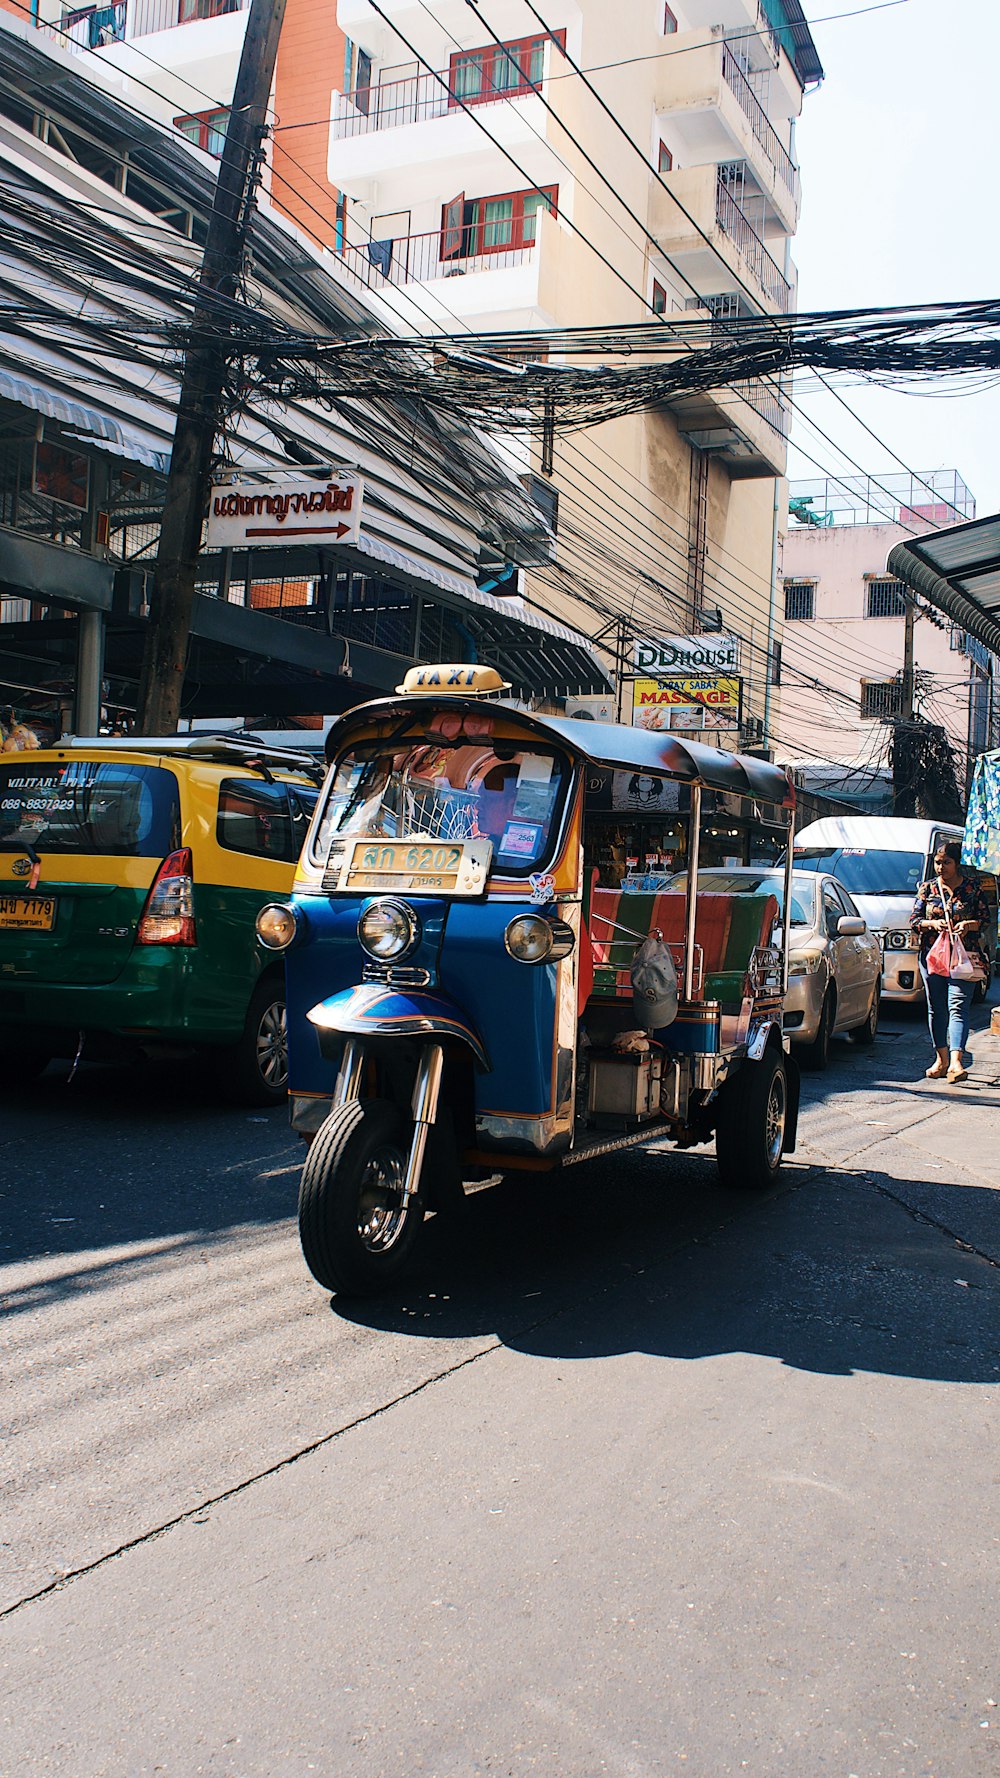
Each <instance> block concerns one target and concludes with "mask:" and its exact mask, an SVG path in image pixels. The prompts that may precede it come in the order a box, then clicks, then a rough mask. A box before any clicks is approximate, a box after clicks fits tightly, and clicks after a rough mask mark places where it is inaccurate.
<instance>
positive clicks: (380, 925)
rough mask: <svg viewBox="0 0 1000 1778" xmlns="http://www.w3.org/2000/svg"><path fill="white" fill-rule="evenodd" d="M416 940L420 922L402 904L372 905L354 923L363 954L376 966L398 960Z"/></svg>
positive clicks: (400, 902)
mask: <svg viewBox="0 0 1000 1778" xmlns="http://www.w3.org/2000/svg"><path fill="white" fill-rule="evenodd" d="M419 937H420V922H419V921H418V919H417V916H416V914H415V913H414V912H413V909H412V908H411V907H410V906H408V904H407V903H406V902H405V901H391V900H386V901H373V902H372V903H371V906H370V907H366V908H365V911H364V913H363V914H362V915H361V918H360V920H359V921H358V939H359V941H360V944H361V948H362V950H363V951H367V952H368V955H369V957H374V958H375V960H376V962H378V963H387V962H388V961H389V960H390V959H391V958H393V957H402V956H404V955H405V953H406V952H407V951H411V950H412V949H413V947H414V945H415V944H416V942H417V940H418V938H419Z"/></svg>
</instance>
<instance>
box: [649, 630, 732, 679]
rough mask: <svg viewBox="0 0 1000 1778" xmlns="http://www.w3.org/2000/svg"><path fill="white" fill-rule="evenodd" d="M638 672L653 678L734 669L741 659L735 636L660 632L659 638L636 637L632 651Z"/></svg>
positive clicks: (726, 671) (723, 671)
mask: <svg viewBox="0 0 1000 1778" xmlns="http://www.w3.org/2000/svg"><path fill="white" fill-rule="evenodd" d="M634 662H635V666H636V667H637V668H638V670H639V672H640V673H646V674H648V675H649V676H650V678H653V679H662V678H666V677H668V676H669V675H671V674H674V673H678V674H682V675H685V674H689V673H734V672H735V671H736V670H737V668H738V667H739V663H740V639H739V637H738V636H718V635H715V634H709V635H703V636H661V637H660V638H659V639H658V640H655V641H654V640H650V639H648V638H646V637H637V638H636V643H635V654H634Z"/></svg>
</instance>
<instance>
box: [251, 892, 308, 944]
mask: <svg viewBox="0 0 1000 1778" xmlns="http://www.w3.org/2000/svg"><path fill="white" fill-rule="evenodd" d="M255 924H256V927H257V937H258V938H259V939H260V942H261V944H262V945H264V946H266V948H267V949H268V950H269V951H287V949H288V947H289V945H290V944H291V943H292V941H293V940H294V939H295V938H297V937H298V931H299V916H298V914H297V912H296V910H295V909H294V908H291V907H289V906H288V905H287V903H285V902H281V901H269V902H268V904H267V906H266V907H262V908H261V910H260V912H259V913H258V915H257V919H256V922H255Z"/></svg>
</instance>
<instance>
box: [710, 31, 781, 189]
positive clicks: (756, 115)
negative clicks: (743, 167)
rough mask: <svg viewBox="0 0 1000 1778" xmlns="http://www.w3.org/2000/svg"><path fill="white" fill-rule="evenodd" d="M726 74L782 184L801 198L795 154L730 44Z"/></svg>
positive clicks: (725, 59)
mask: <svg viewBox="0 0 1000 1778" xmlns="http://www.w3.org/2000/svg"><path fill="white" fill-rule="evenodd" d="M722 76H723V79H724V80H725V82H726V85H727V86H728V87H729V88H730V90H731V92H732V93H733V94H734V96H735V98H736V100H737V102H738V104H739V105H740V107H741V109H742V110H743V112H744V113H745V114H746V117H747V121H748V122H749V124H750V128H751V129H752V131H753V133H754V135H755V136H756V138H757V141H758V142H759V143H760V145H761V147H762V149H763V150H764V153H765V154H766V155H767V158H768V160H769V161H770V163H771V165H772V167H773V168H774V170H775V172H776V173H777V175H778V178H779V179H780V180H781V182H782V184H783V185H785V186H786V187H787V189H788V190H789V191H790V192H791V194H792V196H793V198H794V199H795V201H796V203H798V200H799V194H800V184H799V173H798V168H797V167H796V165H795V163H794V161H793V160H792V157H791V155H790V154H789V152H788V150H787V148H786V147H785V145H784V143H783V142H782V141H781V138H780V136H779V135H778V132H777V130H776V129H775V127H774V125H773V124H772V122H771V120H770V118H769V117H768V115H767V112H766V111H765V110H764V107H763V105H762V104H761V102H760V100H759V99H758V97H757V94H756V93H755V92H754V90H753V87H752V86H751V85H750V82H749V80H748V79H747V77H746V75H745V73H744V72H743V69H742V68H741V67H740V64H739V62H738V61H737V59H736V57H735V56H734V54H733V52H732V50H731V49H730V47H729V45H728V43H724V44H723V45H722Z"/></svg>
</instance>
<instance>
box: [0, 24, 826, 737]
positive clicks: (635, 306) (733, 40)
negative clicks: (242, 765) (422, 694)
mask: <svg viewBox="0 0 1000 1778" xmlns="http://www.w3.org/2000/svg"><path fill="white" fill-rule="evenodd" d="M0 6H6V7H7V8H8V10H11V11H15V12H18V13H19V14H20V16H26V11H25V8H23V7H19V5H18V0H0ZM33 16H34V18H35V19H36V21H37V27H38V28H39V29H41V30H42V31H43V32H46V33H48V34H49V35H50V36H51V37H53V38H54V39H56V40H58V41H59V42H60V43H61V44H62V45H63V46H64V47H66V46H68V47H69V48H70V50H71V52H72V53H74V54H78V55H81V56H84V57H85V58H86V60H87V62H88V65H89V66H92V67H95V68H96V70H97V72H96V74H95V75H94V78H100V79H102V80H103V81H104V82H105V83H106V84H107V85H108V87H109V89H111V90H117V91H119V92H120V93H121V94H122V96H123V97H127V99H128V102H129V103H130V104H131V105H133V106H136V107H139V108H140V109H145V110H146V111H147V112H148V113H149V114H150V115H152V116H155V117H156V118H157V119H158V120H159V121H161V122H163V123H165V124H168V125H169V126H170V127H171V128H173V129H175V130H177V131H178V132H179V133H181V134H182V135H184V136H185V137H186V139H187V140H188V142H190V143H191V144H192V145H193V147H194V150H195V152H197V153H199V154H201V155H203V156H205V157H211V156H213V155H218V153H219V152H220V151H221V145H222V131H223V130H224V127H225V121H226V115H227V106H228V103H229V99H230V96H231V93H232V87H233V81H234V78H235V73H236V67H237V63H238V59H239V53H240V48H241V44H242V38H243V33H244V30H245V22H246V7H245V3H244V0H111V4H106V5H100V4H94V5H91V6H85V7H81V8H79V9H77V10H76V11H73V12H69V13H68V12H66V10H65V8H64V7H62V6H60V5H59V4H58V0H37V6H36V11H35V14H34V15H33ZM577 70H587V71H588V73H587V76H586V79H584V78H582V77H581V75H580V74H579V73H578V72H577ZM821 77H822V68H821V66H820V64H819V61H818V58H817V55H816V51H815V47H814V45H813V43H812V39H811V37H810V34H809V30H808V26H807V24H806V22H805V19H804V17H803V14H802V10H801V6H800V4H799V0H670V3H669V4H668V3H666V0H643V4H641V5H639V6H635V7H629V8H616V7H612V6H609V5H607V3H606V0H550V4H549V5H547V6H546V8H545V10H544V13H542V12H540V11H539V10H538V9H536V8H534V7H533V6H532V7H529V6H528V5H527V4H526V0H496V4H495V5H493V6H492V7H491V8H490V9H489V15H488V19H487V15H486V14H485V13H482V12H477V11H476V9H475V8H470V7H469V6H468V5H466V4H465V3H464V0H440V3H439V4H437V5H435V7H434V8H433V9H432V8H429V7H427V6H425V5H422V4H421V3H420V0H386V3H385V5H384V6H382V7H381V9H380V12H376V11H374V10H373V9H372V8H371V7H370V6H369V5H368V4H367V3H366V0H339V3H338V5H337V6H336V8H334V7H333V6H330V7H322V8H321V7H319V6H318V5H317V4H316V0H288V6H287V11H286V16H285V23H284V27H283V35H282V41H281V45H280V48H279V55H278V64H277V71H276V77H275V88H274V118H273V125H272V130H271V135H270V142H269V145H268V171H267V174H266V182H267V190H268V195H269V198H270V201H271V203H272V204H273V206H274V207H275V208H276V209H278V210H281V211H283V212H284V213H285V215H286V216H288V217H289V218H290V219H291V220H292V222H294V224H295V227H296V229H297V230H298V231H300V233H301V236H302V238H303V240H304V241H308V242H309V243H310V244H311V245H312V246H313V247H314V248H316V249H318V250H319V251H320V252H321V253H322V254H323V255H324V257H325V258H326V259H327V260H328V261H329V262H330V263H331V264H332V266H333V271H334V275H335V276H336V277H337V278H339V279H341V280H342V281H343V282H344V283H345V285H346V286H348V287H349V288H351V289H353V290H355V291H362V292H364V295H365V298H366V300H367V301H368V302H369V303H370V304H371V306H372V308H373V309H374V311H375V312H376V313H377V314H379V315H380V316H381V317H382V318H383V319H384V320H385V321H386V322H387V324H389V325H391V326H393V327H394V328H396V329H399V330H402V331H403V332H406V333H418V334H427V333H439V332H448V333H452V334H457V335H459V336H462V335H465V334H473V333H476V332H478V331H481V330H492V329H498V328H503V329H528V330H531V331H536V332H539V333H541V332H543V331H544V330H545V329H547V328H554V327H561V326H573V327H596V328H601V327H607V326H609V325H618V324H622V323H626V322H633V321H639V320H643V319H646V320H648V318H649V317H650V315H651V314H655V315H657V316H659V317H660V319H661V320H662V323H663V325H664V326H665V327H667V328H669V327H670V326H671V325H672V324H676V323H677V322H679V321H681V320H683V319H686V318H690V317H692V316H694V317H697V318H700V319H701V320H702V321H705V320H709V321H710V322H711V323H712V324H714V325H716V326H718V327H719V328H721V329H724V328H725V326H726V324H727V322H728V321H730V320H732V319H735V318H737V317H739V316H740V315H745V314H755V315H770V316H773V317H774V318H775V321H776V322H777V321H779V320H780V318H781V317H782V316H783V315H785V314H787V313H789V312H790V311H791V310H793V309H794V307H795V300H796V298H795V273H794V267H793V265H792V261H791V258H790V242H791V238H792V237H793V235H794V233H795V230H796V226H797V222H798V214H799V203H800V186H799V173H798V168H797V166H796V160H795V147H794V126H795V119H796V117H797V116H798V114H799V111H800V109H801V105H802V100H803V94H804V92H805V91H806V90H807V89H808V88H809V87H810V86H811V85H813V84H814V83H816V82H817V81H818V80H819V79H820V78H821ZM540 350H542V351H544V350H545V348H544V345H541V346H540ZM787 429H788V408H787V401H786V392H785V390H784V389H783V387H782V386H781V384H780V383H779V382H777V381H773V380H772V381H767V382H761V381H757V382H753V383H747V384H745V385H739V386H733V387H731V388H726V389H720V390H717V391H714V392H711V393H709V394H707V395H702V396H699V397H697V398H687V399H685V400H680V401H676V402H674V403H670V404H666V405H664V406H663V407H662V408H660V409H658V410H657V411H655V412H648V413H643V414H639V415H636V416H633V417H630V418H628V419H623V420H619V421H616V422H614V423H609V424H605V425H603V426H600V427H597V428H592V429H591V430H590V431H588V432H582V433H575V434H574V433H566V434H559V435H557V436H555V437H554V438H550V437H546V438H543V439H542V440H540V441H538V442H536V443H529V441H528V440H527V439H526V438H523V437H518V436H517V435H512V436H511V437H509V438H508V439H507V440H506V449H507V451H508V454H509V459H510V461H511V462H512V464H513V466H514V468H515V469H516V471H517V472H518V473H519V474H520V475H521V476H522V477H523V480H524V483H525V486H526V488H527V489H528V491H529V492H530V494H531V496H532V498H533V499H534V500H535V502H536V504H537V506H538V508H539V510H540V511H541V512H542V513H543V514H544V516H545V518H546V520H547V521H548V523H549V524H550V525H551V526H552V528H553V529H554V531H555V534H556V538H557V550H556V560H555V564H554V566H553V567H552V568H551V569H547V570H546V572H545V574H544V575H543V576H537V575H536V576H533V577H532V576H527V577H525V576H524V575H523V574H522V575H517V576H513V577H512V579H511V580H510V581H509V582H508V586H514V587H516V588H517V590H519V591H520V592H521V593H522V594H523V595H525V596H526V597H527V598H528V599H529V600H530V601H532V602H533V603H535V604H536V605H538V606H541V607H542V608H543V609H545V610H547V611H550V612H554V613H557V614H558V615H559V616H560V617H562V618H563V619H564V620H565V621H567V622H569V623H570V624H572V625H574V626H576V627H578V628H580V629H581V630H584V631H585V632H586V633H588V634H590V635H592V636H599V635H602V634H603V635H605V636H606V637H607V636H610V635H613V636H614V638H615V642H616V645H617V647H618V650H619V664H620V665H627V662H628V660H629V649H630V637H631V636H633V635H637V636H647V637H648V636H654V637H655V636H657V635H664V634H667V635H673V634H692V633H698V632H701V631H704V630H712V629H715V630H718V629H722V630H724V631H725V632H726V633H727V634H729V635H732V636H735V637H737V638H738V639H739V642H740V676H741V679H742V687H741V696H742V709H743V716H744V722H743V729H742V732H741V734H740V736H739V737H738V738H739V739H742V741H743V743H744V744H750V743H753V742H758V741H760V740H762V739H764V738H766V736H765V731H766V730H769V729H770V730H773V728H774V718H775V714H776V707H777V706H776V693H775V691H774V689H773V685H772V664H773V660H774V658H775V649H776V647H777V645H778V644H779V643H780V629H781V611H780V602H779V601H778V600H777V597H776V582H777V537H778V528H779V520H780V519H781V517H782V506H781V491H780V480H779V478H780V477H781V476H782V475H783V472H784V467H785V456H786V443H785V440H786V433H787ZM735 738H736V737H734V739H735Z"/></svg>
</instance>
